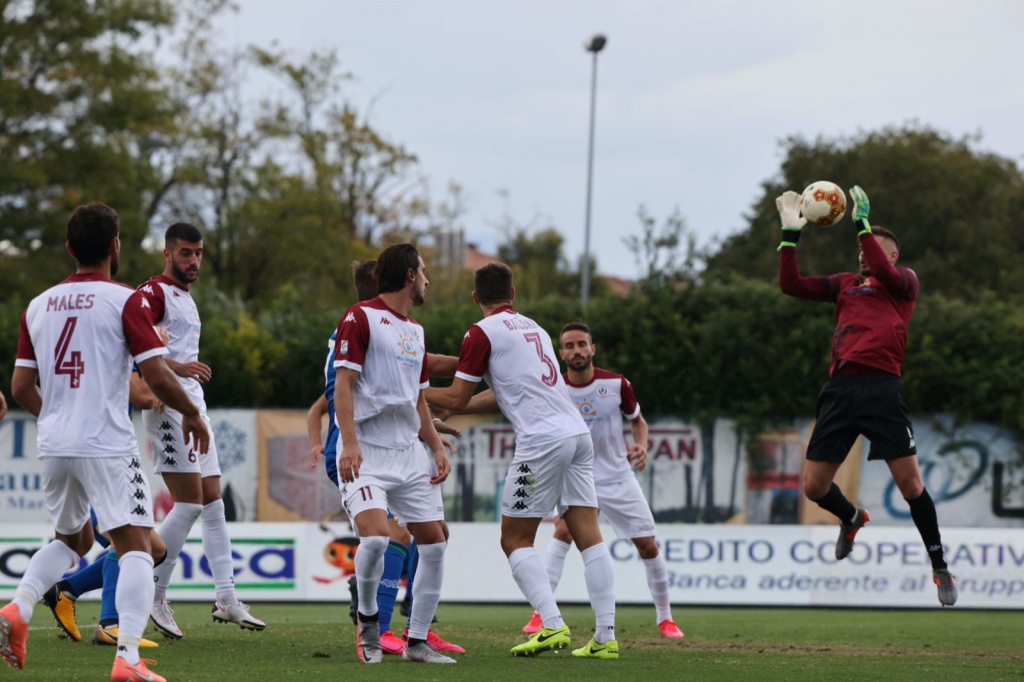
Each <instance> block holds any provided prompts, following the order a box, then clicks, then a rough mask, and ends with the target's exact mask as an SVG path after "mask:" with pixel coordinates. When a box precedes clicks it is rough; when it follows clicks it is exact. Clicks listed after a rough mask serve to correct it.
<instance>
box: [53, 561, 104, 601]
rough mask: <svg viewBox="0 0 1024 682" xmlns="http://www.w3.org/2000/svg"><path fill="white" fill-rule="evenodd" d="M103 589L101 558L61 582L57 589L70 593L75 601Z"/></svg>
mask: <svg viewBox="0 0 1024 682" xmlns="http://www.w3.org/2000/svg"><path fill="white" fill-rule="evenodd" d="M101 587H103V559H102V557H101V558H99V559H97V560H96V561H94V562H92V563H91V564H89V565H88V566H86V567H85V568H83V569H82V570H80V571H76V572H75V573H72V574H71V575H70V576H68V577H67V578H65V579H64V580H62V581H61V583H60V585H59V589H61V590H63V591H65V592H70V593H71V594H72V595H74V597H75V599H77V598H78V597H81V596H82V595H83V594H85V593H86V592H92V591H93V590H98V589H100V588H101Z"/></svg>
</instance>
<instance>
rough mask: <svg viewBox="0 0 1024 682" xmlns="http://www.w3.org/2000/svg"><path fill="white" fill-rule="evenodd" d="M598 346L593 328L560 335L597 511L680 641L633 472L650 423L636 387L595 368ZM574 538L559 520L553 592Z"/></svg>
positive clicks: (661, 624)
mask: <svg viewBox="0 0 1024 682" xmlns="http://www.w3.org/2000/svg"><path fill="white" fill-rule="evenodd" d="M596 353H597V346H595V345H594V342H593V339H592V337H591V335H590V327H588V326H587V325H586V324H584V323H582V322H570V323H569V324H567V325H565V326H564V327H562V332H561V334H560V335H559V348H558V354H559V355H561V356H562V361H563V362H565V366H566V373H565V374H563V375H562V379H563V380H564V381H565V385H566V387H567V388H568V390H569V397H570V398H572V401H573V403H575V404H576V407H577V408H578V409H579V412H580V415H581V416H582V417H583V421H585V422H586V423H587V426H588V427H589V428H590V437H591V438H592V439H593V441H594V483H595V487H596V488H597V506H598V509H599V510H600V511H601V512H602V513H603V514H604V515H605V517H606V518H607V519H608V521H609V522H610V523H611V524H612V527H613V528H614V529H615V533H616V534H617V535H618V536H619V538H621V539H623V540H632V542H633V544H634V545H635V546H636V549H637V552H638V553H639V554H640V558H641V560H643V562H644V570H645V571H646V572H647V587H648V588H649V589H650V591H651V597H652V598H653V599H654V607H655V611H656V618H655V623H656V624H657V626H658V631H659V632H661V634H662V636H663V637H668V638H669V639H682V638H683V632H682V631H681V630H680V629H679V626H678V625H676V623H675V621H673V620H672V605H671V603H670V600H669V592H668V569H667V568H666V567H665V558H664V557H663V556H661V554H660V553H659V552H658V544H657V542H656V541H655V533H654V515H653V514H651V507H650V505H649V504H648V503H647V499H646V498H645V497H644V493H643V490H641V489H640V484H639V483H638V482H637V480H636V476H634V475H633V472H632V471H631V470H630V465H632V466H633V467H635V468H636V470H637V471H643V470H644V468H645V467H646V466H647V422H646V420H644V417H643V415H642V414H640V404H639V403H638V402H637V400H636V395H635V394H634V393H633V385H632V384H631V383H629V380H628V379H626V377H624V376H622V375H621V374H615V373H613V372H609V371H608V370H605V369H601V368H600V367H595V366H594V355H595V354H596ZM620 414H621V415H624V416H625V417H626V419H628V420H629V428H630V431H631V432H632V436H633V445H632V446H629V445H627V444H626V441H625V439H624V438H623V436H622V418H621V417H620V416H619V415H620ZM571 543H572V534H571V533H570V532H569V528H568V526H567V525H566V523H565V521H564V520H563V519H561V518H557V519H556V520H555V536H554V539H552V540H551V542H550V543H549V544H548V546H547V549H545V550H544V564H545V567H546V568H547V574H548V578H549V579H550V581H551V591H552V592H554V591H555V589H556V588H557V587H558V583H559V582H560V581H561V579H562V569H563V568H564V567H565V557H566V555H567V554H568V553H569V547H570V546H571ZM540 627H541V617H540V614H539V613H537V612H536V611H534V613H533V617H532V618H531V619H530V622H529V623H528V624H527V625H526V627H524V628H523V632H525V633H527V634H533V633H535V632H537V631H538V630H539V629H540Z"/></svg>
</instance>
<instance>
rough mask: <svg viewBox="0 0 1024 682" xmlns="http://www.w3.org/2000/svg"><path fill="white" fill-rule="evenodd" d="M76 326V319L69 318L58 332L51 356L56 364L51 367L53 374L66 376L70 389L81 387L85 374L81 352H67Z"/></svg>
mask: <svg viewBox="0 0 1024 682" xmlns="http://www.w3.org/2000/svg"><path fill="white" fill-rule="evenodd" d="M77 326H78V318H77V317H69V318H68V319H67V321H66V322H65V323H64V329H62V330H61V332H60V338H59V339H57V347H56V348H55V349H54V350H53V356H54V358H56V361H57V362H56V364H55V365H54V367H53V372H54V374H57V375H61V374H66V375H67V376H68V377H69V378H70V380H71V388H78V387H79V385H81V377H82V374H83V373H84V372H85V363H83V362H82V351H80V350H73V351H71V352H70V353H69V352H68V346H70V345H71V337H72V336H73V335H74V333H75V327H77Z"/></svg>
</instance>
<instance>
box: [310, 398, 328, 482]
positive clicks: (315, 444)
mask: <svg viewBox="0 0 1024 682" xmlns="http://www.w3.org/2000/svg"><path fill="white" fill-rule="evenodd" d="M325 414H327V396H325V395H323V394H321V395H320V397H319V398H317V399H316V402H315V403H313V404H312V405H310V406H309V411H308V412H306V432H307V433H308V434H309V466H310V468H313V467H315V466H316V465H317V464H319V463H320V456H321V455H323V454H324V441H323V435H322V434H323V422H324V415H325Z"/></svg>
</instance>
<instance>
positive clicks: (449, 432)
mask: <svg viewBox="0 0 1024 682" xmlns="http://www.w3.org/2000/svg"><path fill="white" fill-rule="evenodd" d="M433 422H434V429H436V430H437V432H438V433H443V434H444V435H446V436H455V437H456V438H461V437H462V432H461V431H459V430H458V429H457V428H455V427H454V426H449V425H448V424H446V423H445V422H444V421H443V420H442V419H441V418H440V417H434V419H433Z"/></svg>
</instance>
